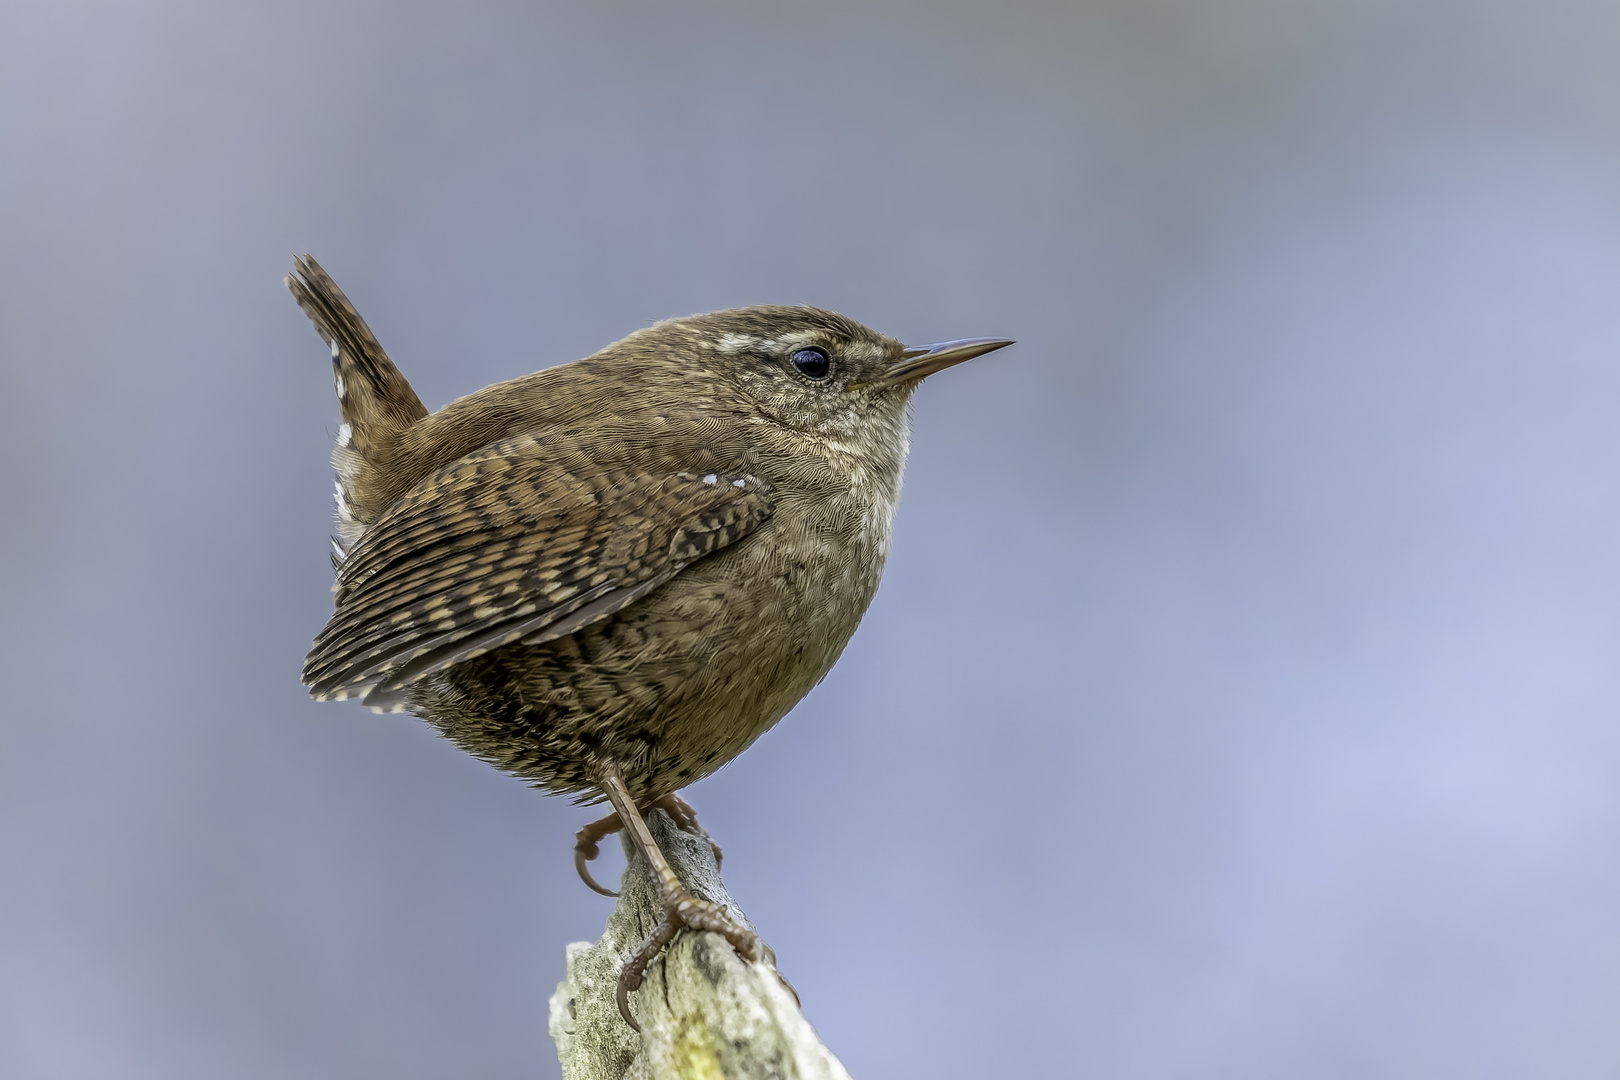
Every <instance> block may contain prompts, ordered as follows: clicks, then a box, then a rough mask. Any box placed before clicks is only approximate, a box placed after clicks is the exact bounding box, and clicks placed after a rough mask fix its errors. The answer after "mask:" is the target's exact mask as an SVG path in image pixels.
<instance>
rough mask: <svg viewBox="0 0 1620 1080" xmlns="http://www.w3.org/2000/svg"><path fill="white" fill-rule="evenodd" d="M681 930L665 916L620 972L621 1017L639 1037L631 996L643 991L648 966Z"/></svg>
mask: <svg viewBox="0 0 1620 1080" xmlns="http://www.w3.org/2000/svg"><path fill="white" fill-rule="evenodd" d="M680 928H681V927H680V924H679V923H677V922H676V921H675V920H674V919H673V918H671V917H670V916H668V915H666V916H664V921H663V922H661V923H659V924H658V925H657V926H655V927H653V932H652V933H650V934H648V935H647V940H646V941H643V942H642V943H641V944H640V945H639V946H637V948H636V951H635V954H634V955H633V956H631V957H630V959H629V960H628V961H626V962H625V965H624V967H623V968H621V969H620V970H619V986H618V990H617V992H616V994H615V997H616V998H617V1000H618V1002H619V1015H620V1016H622V1017H624V1022H625V1023H627V1024H629V1025H630V1026H631V1027H632V1028H633V1029H635V1032H636V1033H637V1034H638V1035H639V1034H640V1033H641V1025H640V1024H638V1023H636V1018H635V1017H634V1016H631V1015H630V995H631V994H632V993H634V992H635V991H637V990H639V989H641V980H642V977H643V976H644V975H646V973H647V965H648V964H650V963H652V962H653V960H654V958H656V957H657V956H658V954H659V953H661V952H663V951H664V946H665V945H668V944H669V943H670V942H671V941H674V940H675V932H676V931H677V930H679V929H680Z"/></svg>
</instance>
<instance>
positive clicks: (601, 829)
mask: <svg viewBox="0 0 1620 1080" xmlns="http://www.w3.org/2000/svg"><path fill="white" fill-rule="evenodd" d="M655 808H656V809H659V810H662V811H663V812H664V813H666V814H668V815H669V819H670V820H671V821H673V822H674V823H675V827H676V828H677V829H680V830H681V831H682V832H689V833H691V834H693V835H694V836H701V837H703V839H705V840H707V841H708V842H709V847H710V848H711V849H712V850H713V851H714V865H715V867H716V869H718V868H719V866H720V860H721V858H722V853H721V851H720V845H719V844H717V843H715V842H714V837H712V836H710V835H709V832H708V830H707V829H705V828H704V827H703V826H702V825H699V824H698V819H697V811H696V810H693V809H692V804H691V803H689V802H687V801H686V800H685V799H683V798H681V797H680V796H679V795H665V796H663V797H662V798H658V799H654V800H653V801H652V802H650V803H648V804H647V805H646V806H644V807H642V810H643V811H646V810H652V809H655ZM622 828H624V822H622V821H620V820H619V815H618V814H609V815H608V816H607V817H605V818H600V819H598V820H596V821H593V822H591V823H590V824H589V825H587V826H585V827H584V828H583V829H581V830H579V832H577V833H575V834H574V869H575V870H577V871H579V879H580V880H581V881H583V882H584V883H585V885H586V887H587V888H589V889H590V890H591V891H592V892H598V893H601V894H602V895H603V896H618V895H619V894H618V893H616V892H614V891H613V890H612V889H609V888H606V887H604V886H602V885H598V884H597V883H596V879H595V878H593V877H591V871H590V867H588V866H586V865H585V864H586V863H588V862H590V861H591V860H592V859H594V858H596V857H597V856H598V855H600V854H601V853H602V849H601V848H600V847H598V846H597V845H599V844H600V843H601V842H602V840H603V838H604V837H608V836H612V835H613V834H614V833H616V832H618V831H619V830H620V829H622Z"/></svg>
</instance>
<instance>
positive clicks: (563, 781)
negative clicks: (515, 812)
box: [412, 529, 886, 799]
mask: <svg viewBox="0 0 1620 1080" xmlns="http://www.w3.org/2000/svg"><path fill="white" fill-rule="evenodd" d="M782 531H785V530H781V531H779V530H772V529H766V530H762V532H761V533H760V534H758V535H757V536H756V537H751V538H750V539H749V540H748V541H744V542H743V543H742V544H739V545H737V547H735V548H732V549H729V550H727V551H725V552H721V553H720V554H718V555H715V556H713V557H710V558H708V559H704V560H702V561H700V562H698V563H695V564H693V565H692V566H690V567H688V568H687V569H686V570H684V571H682V572H681V573H680V574H679V575H677V577H676V578H674V579H673V580H672V581H670V582H669V584H667V585H665V586H664V587H662V588H660V589H659V590H657V591H656V592H654V593H652V594H650V595H649V596H647V597H646V598H645V599H643V600H642V601H640V602H638V603H636V604H634V605H632V606H631V607H629V608H626V609H625V610H624V611H622V612H619V613H618V614H616V615H614V616H611V617H610V618H608V619H604V620H603V621H602V622H600V623H596V624H594V625H592V626H589V627H587V628H585V629H584V630H581V631H579V632H578V633H575V634H573V635H570V636H568V637H566V638H561V639H558V640H556V641H551V642H547V643H545V644H543V645H538V646H527V645H513V646H508V647H506V648H503V649H499V650H496V651H495V652H493V653H491V654H489V655H488V656H487V657H482V658H479V659H478V660H475V661H469V662H467V663H466V664H462V665H458V666H457V667H456V668H452V669H451V670H450V671H449V672H446V673H445V675H444V676H442V677H441V678H439V679H437V680H434V681H432V682H431V683H430V684H429V685H427V686H424V687H423V689H422V691H421V692H420V693H419V694H418V695H417V697H416V700H415V701H414V702H413V705H414V707H413V709H412V711H413V712H416V713H417V714H418V715H420V716H423V717H424V718H425V719H428V720H430V721H432V722H433V723H435V724H436V725H437V726H438V727H439V728H440V729H441V730H443V731H444V732H445V734H447V735H448V736H450V737H451V738H452V739H453V740H454V741H456V742H457V743H459V744H460V745H461V746H462V747H463V748H465V749H467V750H469V751H471V752H472V753H475V754H477V755H479V756H481V757H483V758H485V759H486V760H488V761H490V762H491V763H492V764H494V765H496V766H498V767H500V768H502V769H505V770H507V771H510V772H512V773H515V774H516V775H518V776H521V777H524V778H525V779H528V780H531V781H533V782H534V783H536V784H537V785H539V786H541V787H543V788H545V789H547V790H549V791H553V792H557V793H584V792H589V791H591V790H593V789H594V788H595V786H596V784H595V770H596V766H597V764H598V763H600V762H602V761H604V760H611V761H612V762H613V763H614V764H615V765H617V766H618V767H619V769H620V770H621V772H622V773H623V775H624V777H625V781H626V783H627V784H628V785H629V787H630V788H631V790H632V792H633V793H634V794H635V795H636V796H637V797H638V799H640V798H652V797H656V796H657V795H661V794H665V793H668V792H672V791H675V790H678V789H679V788H681V787H684V786H685V785H687V784H690V783H692V782H694V781H696V780H699V779H701V778H703V777H705V776H708V775H709V774H710V773H712V772H714V771H715V770H716V769H719V768H720V767H721V766H722V765H724V764H726V763H727V762H728V761H730V760H731V759H732V758H734V757H736V756H737V755H738V754H740V753H741V752H742V751H743V750H744V749H746V748H747V747H748V746H749V745H750V744H751V743H752V742H753V741H754V740H755V739H757V738H758V737H759V736H760V735H762V734H763V733H764V732H765V731H767V730H768V729H769V728H770V727H771V726H772V725H773V724H775V723H776V721H778V720H780V719H781V718H782V717H783V716H784V715H785V714H786V713H787V712H788V710H789V709H791V708H792V707H793V706H794V705H795V704H797V703H798V701H799V700H800V699H801V698H802V697H804V695H805V694H806V693H808V692H809V691H810V689H811V688H812V687H813V686H815V684H816V683H817V682H819V681H820V680H821V678H822V677H823V676H824V675H826V673H827V671H828V669H829V668H831V667H832V665H833V662H834V661H836V660H837V659H838V656H839V654H840V653H841V652H842V651H843V648H844V646H845V644H846V643H847V642H848V641H849V638H850V636H851V635H852V634H853V633H854V631H855V627H856V625H857V624H858V623H859V622H860V618H861V615H862V614H863V613H864V612H865V610H866V607H867V605H868V603H870V601H871V599H872V595H873V593H874V592H875V591H876V589H877V582H878V577H879V575H880V574H881V572H882V557H883V554H884V552H883V551H882V550H881V549H879V548H876V547H874V546H872V545H869V544H863V543H861V542H860V540H861V537H860V535H859V534H855V535H854V536H853V537H852V536H851V535H850V534H848V533H847V532H846V533H845V534H844V535H843V536H842V537H841V538H840V537H839V535H838V534H837V533H833V532H828V533H821V532H818V531H815V530H810V531H806V530H803V529H799V530H795V532H794V533H793V535H791V536H788V537H784V536H783V535H782ZM885 546H886V545H885ZM492 668H495V669H497V670H491V669H492Z"/></svg>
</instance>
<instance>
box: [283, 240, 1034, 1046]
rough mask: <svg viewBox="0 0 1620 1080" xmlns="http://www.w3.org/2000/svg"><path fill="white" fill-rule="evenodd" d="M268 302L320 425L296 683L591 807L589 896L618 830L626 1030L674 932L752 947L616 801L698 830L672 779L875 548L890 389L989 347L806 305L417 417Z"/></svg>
mask: <svg viewBox="0 0 1620 1080" xmlns="http://www.w3.org/2000/svg"><path fill="white" fill-rule="evenodd" d="M287 286H288V288H289V289H291V290H292V293H293V296H294V297H296V298H297V300H298V303H299V306H300V307H302V308H303V310H304V312H305V314H307V315H308V316H309V318H310V319H311V321H313V322H314V324H315V329H316V331H317V332H318V333H319V334H320V335H321V337H322V338H323V339H324V340H325V341H326V343H327V344H328V345H329V346H330V347H331V351H332V372H333V380H334V384H335V386H336V389H337V397H338V406H339V409H340V410H341V413H342V423H341V424H340V425H339V427H338V435H337V446H336V448H335V449H334V451H333V462H334V465H335V467H336V470H337V493H336V498H337V518H338V531H337V536H336V537H335V538H334V539H333V542H332V543H333V550H332V556H333V565H334V567H335V569H336V572H337V582H336V584H335V586H334V587H333V591H334V594H335V597H336V610H335V612H334V613H333V615H332V618H331V621H330V622H328V623H327V625H326V628H325V629H324V630H322V631H321V633H320V634H319V636H317V637H316V639H315V643H314V646H313V648H312V649H311V650H310V653H309V656H308V658H307V659H306V660H305V663H304V670H303V681H304V683H305V684H306V685H307V686H308V687H309V691H310V695H311V696H312V697H314V698H315V699H317V700H320V701H337V700H342V699H346V698H358V699H359V700H360V701H361V703H362V704H364V705H365V706H366V707H367V708H368V709H372V710H374V711H386V712H410V713H414V714H415V715H417V716H419V717H421V718H422V719H424V720H427V721H428V722H429V723H431V724H433V725H434V726H435V727H437V728H438V729H439V730H440V731H441V732H443V733H444V734H445V735H446V736H447V737H449V739H450V740H451V741H452V742H454V743H456V744H457V745H458V746H460V747H462V748H463V749H465V750H466V751H468V752H469V753H472V754H475V755H477V756H478V757H480V758H483V759H484V760H485V761H488V762H489V763H490V764H492V765H494V766H496V767H497V768H499V769H503V770H505V771H507V772H509V773H511V774H513V775H514V776H517V777H519V778H521V779H523V780H526V781H528V782H529V783H531V784H532V785H534V786H535V787H538V788H540V789H541V790H543V791H546V792H548V793H551V794H567V795H573V796H575V797H576V798H577V799H578V800H579V801H582V802H594V801H597V800H599V799H601V798H606V800H607V801H608V802H609V803H611V804H612V806H613V810H614V813H613V814H612V815H610V816H608V817H607V818H604V819H602V820H601V821H599V822H595V823H593V824H591V825H588V826H586V828H584V829H582V830H581V831H580V834H579V837H578V843H577V845H576V856H575V859H576V865H577V866H578V867H579V869H580V873H581V876H582V877H583V878H585V880H586V883H587V884H589V885H591V887H593V888H595V889H597V891H599V892H604V893H608V895H612V894H611V893H609V892H608V890H606V889H603V888H601V886H599V885H597V884H596V883H595V882H594V881H592V880H591V879H590V875H589V873H588V872H587V871H586V869H585V862H586V860H587V859H589V858H591V857H594V856H595V854H596V851H597V848H596V843H597V841H599V840H600V839H601V838H602V837H603V836H606V835H607V834H608V833H611V832H613V831H616V830H618V829H619V828H626V829H628V830H629V833H630V836H631V839H632V841H633V842H634V844H635V845H636V847H637V849H638V850H639V851H640V853H641V855H642V857H643V858H645V859H646V861H647V864H648V866H649V867H650V868H651V870H652V873H653V875H654V878H655V884H656V887H657V891H658V895H659V899H660V902H661V903H662V905H663V907H664V909H665V912H666V915H665V918H664V921H663V922H662V923H660V924H659V926H658V927H657V928H656V929H655V930H654V931H653V933H652V935H651V936H650V937H649V938H648V939H647V941H646V942H645V943H643V945H642V946H641V948H640V949H638V950H637V952H636V954H635V955H634V956H633V957H632V958H631V959H630V961H629V962H627V964H626V965H625V968H624V971H623V973H622V975H621V977H620V982H619V1008H620V1011H621V1013H623V1014H624V1017H625V1020H626V1021H627V1022H629V1023H630V1024H631V1025H632V1026H636V1024H635V1019H634V1018H633V1016H632V1015H631V1013H630V1009H629V1005H628V994H629V993H631V992H633V991H634V990H635V989H636V987H637V986H639V985H640V982H641V979H642V975H643V973H644V971H645V969H646V967H647V965H648V964H649V963H650V962H651V961H652V960H653V958H654V957H656V956H657V954H658V953H659V951H660V950H661V949H662V948H663V946H664V945H665V944H667V943H668V942H669V941H670V940H671V939H672V938H673V937H674V935H675V933H676V932H677V931H678V930H679V929H681V928H682V927H690V928H693V929H697V930H711V931H714V932H717V933H720V934H722V935H723V936H725V938H726V939H727V940H728V941H729V942H730V943H731V944H732V946H733V947H735V948H736V950H737V952H738V953H739V954H740V955H742V956H743V957H745V958H747V959H749V960H758V959H760V958H761V956H762V946H761V943H760V942H759V940H758V939H757V938H756V937H755V936H754V934H753V933H752V932H751V931H749V930H748V929H746V928H745V927H743V926H741V925H739V924H738V923H736V922H735V921H734V920H732V919H731V918H730V917H728V916H727V915H726V914H725V913H724V912H723V911H722V910H720V909H719V908H718V907H717V906H715V905H713V904H710V903H708V902H707V901H704V900H702V899H700V898H698V897H696V896H693V895H692V894H691V893H690V892H688V891H687V890H686V889H685V888H684V887H683V886H682V885H681V883H680V880H679V879H678V878H677V877H676V876H675V874H674V872H673V871H672V870H671V869H670V867H669V865H668V863H667V862H666V861H665V859H664V858H663V856H662V854H661V853H660V852H659V851H658V848H657V846H656V844H655V843H654V842H653V839H652V836H651V834H650V833H649V832H648V830H647V827H646V824H645V822H644V821H643V819H642V814H643V813H644V812H646V811H648V810H650V809H651V808H653V807H655V806H656V807H660V808H663V809H665V810H666V811H668V812H669V813H670V814H671V816H672V818H674V819H675V821H676V823H677V824H679V825H681V826H682V827H683V828H687V829H689V830H693V831H698V832H701V829H699V828H698V826H697V821H696V816H695V815H694V814H693V813H692V810H691V808H690V807H689V806H687V805H686V804H685V803H684V802H683V801H681V800H680V798H679V797H678V796H677V795H676V792H678V791H679V790H680V789H681V788H683V787H685V786H686V785H688V784H690V783H692V782H694V781H696V780H700V779H702V778H703V777H705V776H708V775H709V774H710V773H712V772H714V771H715V770H716V769H718V768H720V767H721V766H722V765H724V764H726V763H727V762H728V761H730V760H731V759H732V758H734V757H736V756H737V755H738V754H740V753H742V751H743V750H745V749H746V748H747V747H748V746H749V744H751V743H752V742H753V741H754V740H755V739H757V738H759V737H760V735H762V734H763V733H764V732H765V731H767V730H768V729H769V728H770V727H771V726H772V725H773V724H775V723H776V722H777V721H778V720H780V719H781V718H782V717H783V715H785V714H786V713H787V711H788V710H789V709H791V708H792V707H793V706H794V705H795V704H797V703H798V701H799V699H800V698H802V697H804V695H805V694H806V693H808V692H809V690H810V689H811V687H813V686H815V685H816V683H817V682H819V681H820V680H821V678H822V677H823V676H825V675H826V674H827V671H828V669H830V668H831V667H832V665H833V663H834V661H836V660H837V659H838V656H839V654H840V653H841V652H842V651H843V649H844V646H845V644H846V643H847V642H848V641H849V639H850V635H851V634H853V633H854V632H855V627H856V625H857V624H858V623H859V622H860V619H861V616H862V614H863V613H865V611H866V608H867V605H868V604H869V603H870V602H871V600H872V596H873V594H874V593H875V592H876V591H877V587H878V580H879V578H880V577H881V576H882V573H883V565H884V561H885V560H886V558H887V557H888V554H889V541H890V533H891V527H892V525H893V521H894V514H895V506H896V503H897V502H898V500H899V497H900V476H901V471H902V470H903V468H904V466H905V461H906V450H907V443H908V416H907V409H908V403H909V402H910V400H911V396H912V393H913V391H915V390H916V388H917V385H918V384H919V383H920V382H921V381H922V379H923V378H924V377H926V376H928V375H931V374H933V373H934V372H937V371H940V370H942V369H944V368H947V367H950V366H952V365H955V364H959V363H961V362H963V361H965V360H970V359H972V358H973V357H976V356H980V355H983V354H984V353H988V352H991V351H992V350H995V349H999V348H1002V347H1004V346H1006V345H1010V344H1012V342H1011V341H1009V340H1007V339H1004V338H970V339H965V340H959V341H947V342H944V343H942V344H937V345H925V346H921V347H914V348H908V347H906V346H904V345H902V344H901V343H900V342H898V341H896V340H894V339H893V338H890V337H886V336H884V335H882V334H879V333H877V332H876V331H873V330H869V329H867V328H866V327H865V326H862V325H861V324H860V323H857V322H855V321H853V320H851V319H847V318H845V317H844V316H842V315H837V314H834V313H832V312H830V311H822V310H819V309H817V308H813V307H748V308H737V309H733V310H729V311H717V312H713V313H711V314H707V315H694V316H691V317H689V318H683V319H670V320H667V321H665V322H660V323H657V324H655V325H653V326H650V327H647V328H645V329H642V330H638V331H636V332H635V333H633V334H631V335H629V336H628V337H626V338H623V339H621V340H619V341H617V342H614V343H613V344H612V345H609V346H608V347H607V348H605V349H603V350H601V351H600V352H598V353H595V354H594V355H591V356H588V357H586V358H585V359H583V360H576V361H574V362H572V363H567V364H561V365H558V366H556V367H550V368H546V369H544V370H542V371H539V372H536V373H534V374H532V375H525V376H522V377H521V378H517V379H512V380H511V381H508V382H502V383H497V384H495V385H494V386H490V387H486V388H485V389H483V390H480V391H478V392H476V393H473V394H469V395H467V396H466V397H463V398H460V399H458V400H456V401H453V402H451V403H450V404H449V405H446V406H445V407H444V408H442V409H440V410H439V411H438V412H435V413H431V414H430V413H429V412H428V411H427V409H425V408H423V406H422V403H421V401H420V400H419V399H418V398H417V396H416V393H415V391H413V390H412V389H411V386H410V384H409V383H408V382H407V381H406V380H405V377H404V376H403V375H401V374H400V372H399V369H398V368H396V367H395V366H394V363H393V361H391V360H390V359H389V358H388V354H387V353H385V352H384V351H383V348H382V346H381V345H379V344H378V342H377V339H376V338H375V337H374V336H373V335H372V333H371V331H370V329H369V328H368V327H367V326H366V324H365V321H364V320H363V319H361V318H360V315H359V314H358V312H356V311H355V309H354V307H353V305H352V304H350V303H349V301H348V298H347V297H345V296H344V295H343V292H342V291H341V290H340V289H339V288H338V287H337V285H336V284H335V283H334V282H333V281H332V279H331V278H330V277H329V276H327V274H326V272H325V271H324V270H322V269H321V267H320V265H319V264H318V263H316V262H315V260H314V259H313V258H311V257H309V256H307V255H306V256H304V257H303V258H301V259H298V260H296V262H295V265H294V269H293V273H292V275H291V276H289V277H288V278H287ZM705 835H706V834H705ZM717 850H718V849H717Z"/></svg>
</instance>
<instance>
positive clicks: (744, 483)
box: [731, 480, 748, 487]
mask: <svg viewBox="0 0 1620 1080" xmlns="http://www.w3.org/2000/svg"><path fill="white" fill-rule="evenodd" d="M731 486H732V487H747V486H748V481H746V480H733V481H732V482H731Z"/></svg>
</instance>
